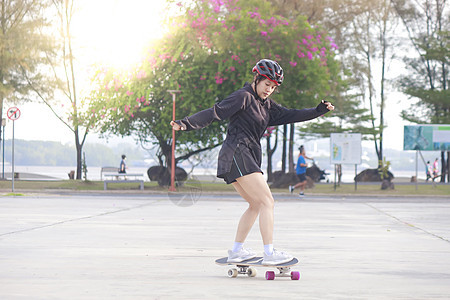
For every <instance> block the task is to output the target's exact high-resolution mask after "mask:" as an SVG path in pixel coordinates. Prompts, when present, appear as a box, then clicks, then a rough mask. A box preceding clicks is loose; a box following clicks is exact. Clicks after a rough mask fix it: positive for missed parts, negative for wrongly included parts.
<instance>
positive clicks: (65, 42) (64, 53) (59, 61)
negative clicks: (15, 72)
mask: <svg viewBox="0 0 450 300" xmlns="http://www.w3.org/2000/svg"><path fill="white" fill-rule="evenodd" d="M52 4H53V5H52V7H51V10H48V11H47V13H48V14H51V13H54V14H55V15H54V16H53V17H54V20H57V22H56V25H55V27H56V28H57V30H58V33H59V36H58V38H56V39H55V40H56V46H55V48H54V49H56V50H54V49H52V50H53V52H50V51H47V52H46V55H45V57H44V58H45V60H46V63H47V65H48V66H50V67H49V68H48V69H46V70H45V71H47V72H48V73H50V74H52V79H51V80H50V81H51V82H53V83H54V84H55V90H56V93H55V95H53V93H46V91H42V88H41V84H40V83H39V82H36V81H35V80H33V78H31V77H30V76H28V74H27V75H26V76H27V84H28V88H29V89H30V90H32V91H33V92H34V93H35V94H36V95H37V97H38V98H39V99H40V100H41V101H42V102H43V103H44V104H45V105H47V106H48V108H49V109H50V110H51V111H52V112H53V114H54V115H55V116H56V117H57V118H58V119H59V120H60V121H61V123H62V124H64V125H65V126H66V127H67V128H69V129H70V131H72V133H73V134H74V139H75V147H76V161H77V171H76V179H81V176H82V152H83V146H84V142H85V140H86V136H87V134H88V132H89V126H90V124H91V122H92V121H93V120H94V119H93V118H91V115H90V114H89V113H87V112H86V111H85V107H86V105H87V103H86V102H85V101H84V100H85V99H81V100H80V99H79V92H78V86H77V68H76V63H77V61H76V57H75V51H74V47H73V40H72V39H73V37H72V21H73V18H74V17H75V11H76V6H75V1H73V0H52ZM54 52H56V53H54Z"/></svg>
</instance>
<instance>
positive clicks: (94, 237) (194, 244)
mask: <svg viewBox="0 0 450 300" xmlns="http://www.w3.org/2000/svg"><path fill="white" fill-rule="evenodd" d="M132 193H134V192H128V193H127V194H125V193H90V194H88V193H86V194H83V193H77V194H28V195H26V196H22V197H17V196H16V197H13V196H3V197H0V299H27V300H28V299H46V300H48V299H223V298H228V299H232V298H238V297H239V298H240V297H245V298H250V299H265V298H278V299H292V298H294V297H295V298H298V299H449V298H450V197H441V198H437V197H433V198H423V197H422V198H415V197H404V198H401V197H395V198H384V197H371V198H368V197H342V196H339V197H330V196H309V197H308V196H307V197H306V198H304V199H302V200H298V199H297V198H295V196H292V195H290V194H277V195H275V199H276V201H277V203H276V207H275V247H276V248H278V249H280V250H284V251H288V252H290V253H292V254H293V255H295V256H296V257H298V258H299V259H300V264H299V265H298V266H296V267H295V268H294V269H295V270H298V271H300V273H301V278H300V280H299V281H292V280H290V279H288V278H277V279H276V280H274V281H266V280H265V279H264V272H265V270H267V269H264V268H259V269H258V276H257V277H255V278H249V277H246V276H239V277H237V278H228V277H227V275H226V274H227V270H228V268H227V267H225V266H218V265H216V264H215V263H214V260H215V259H216V258H219V257H222V256H225V254H226V250H227V249H229V248H230V247H231V246H232V242H233V238H234V233H235V230H236V225H237V222H238V220H239V217H240V216H241V214H242V212H243V211H244V210H245V209H246V204H245V203H244V202H243V200H240V199H239V198H238V197H237V196H235V195H232V194H230V195H218V194H203V195H201V196H200V197H199V198H195V199H194V200H198V201H197V202H196V203H195V204H193V205H191V206H184V205H185V204H186V205H187V204H192V203H190V202H189V201H190V199H191V198H190V196H191V195H187V197H185V198H180V197H168V195H164V194H163V195H161V194H159V195H158V194H148V193H145V192H143V193H139V192H136V193H134V194H132ZM246 246H247V247H250V248H253V249H254V250H256V251H257V252H259V254H261V253H262V243H261V239H260V236H259V231H258V225H257V224H255V227H254V229H253V230H252V232H251V233H250V236H249V238H248V241H247V243H246Z"/></svg>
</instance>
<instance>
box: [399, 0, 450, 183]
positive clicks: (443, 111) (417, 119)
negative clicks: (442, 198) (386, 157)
mask: <svg viewBox="0 0 450 300" xmlns="http://www.w3.org/2000/svg"><path fill="white" fill-rule="evenodd" d="M446 2H447V1H445V0H436V1H429V0H423V1H414V2H412V1H408V0H395V1H394V0H392V3H393V4H394V7H395V9H396V12H397V14H398V15H399V16H400V18H401V20H402V22H403V25H404V26H405V28H406V31H407V33H408V38H409V42H410V45H412V46H413V49H414V50H415V53H416V55H415V56H414V57H405V58H404V61H405V65H406V66H407V68H408V69H409V70H410V71H411V73H412V74H408V75H405V76H402V77H401V79H400V86H401V88H402V90H403V92H404V93H405V94H406V95H408V96H409V97H410V99H417V100H418V101H417V102H414V103H413V104H411V107H410V108H409V109H405V110H403V111H402V118H403V119H405V120H408V121H410V122H413V123H419V124H450V101H449V99H450V92H449V89H448V76H449V75H448V61H449V56H450V51H449V32H450V23H449V17H450V15H449V11H448V6H446ZM442 150H448V149H442ZM449 162H450V151H448V152H447V163H445V156H444V151H441V163H442V168H441V169H442V176H441V181H442V182H445V173H446V171H447V174H448V176H447V177H448V181H450V172H449V169H450V166H449Z"/></svg>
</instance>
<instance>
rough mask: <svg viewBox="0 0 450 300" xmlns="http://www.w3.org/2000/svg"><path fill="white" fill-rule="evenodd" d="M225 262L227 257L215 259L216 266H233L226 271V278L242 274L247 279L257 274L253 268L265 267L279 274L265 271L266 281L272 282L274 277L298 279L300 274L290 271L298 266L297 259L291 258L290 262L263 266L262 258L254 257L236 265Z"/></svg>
mask: <svg viewBox="0 0 450 300" xmlns="http://www.w3.org/2000/svg"><path fill="white" fill-rule="evenodd" d="M227 260H228V257H222V258H219V259H216V264H218V265H221V266H234V267H233V268H231V269H229V270H228V277H230V278H235V277H237V276H238V275H239V274H244V275H247V276H248V277H255V276H256V274H257V272H256V269H255V268H256V267H265V268H277V269H278V271H279V273H275V272H274V271H266V279H267V280H274V279H275V277H290V278H291V279H292V280H299V279H300V272H298V271H291V267H292V266H295V265H296V264H298V259H297V258H293V259H292V260H291V261H289V262H287V263H284V264H279V265H263V264H262V260H263V258H262V257H255V258H252V259H248V260H244V261H242V262H237V263H229V262H227Z"/></svg>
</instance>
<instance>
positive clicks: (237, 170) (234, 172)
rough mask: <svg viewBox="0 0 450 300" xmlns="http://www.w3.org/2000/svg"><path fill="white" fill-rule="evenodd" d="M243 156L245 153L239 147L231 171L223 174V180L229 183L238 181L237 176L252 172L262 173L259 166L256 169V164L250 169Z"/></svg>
mask: <svg viewBox="0 0 450 300" xmlns="http://www.w3.org/2000/svg"><path fill="white" fill-rule="evenodd" d="M242 157H243V155H242V154H241V150H240V149H239V147H238V148H237V149H236V151H235V152H234V155H233V161H232V163H231V170H230V172H228V173H225V174H224V175H223V180H225V182H226V183H227V184H230V183H233V182H236V178H239V177H242V176H245V175H248V174H252V173H255V172H260V173H262V171H261V169H259V168H258V170H256V167H254V166H253V167H252V166H251V167H250V169H249V168H246V164H244V160H243V158H242ZM247 165H248V164H247ZM250 165H251V164H250Z"/></svg>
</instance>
